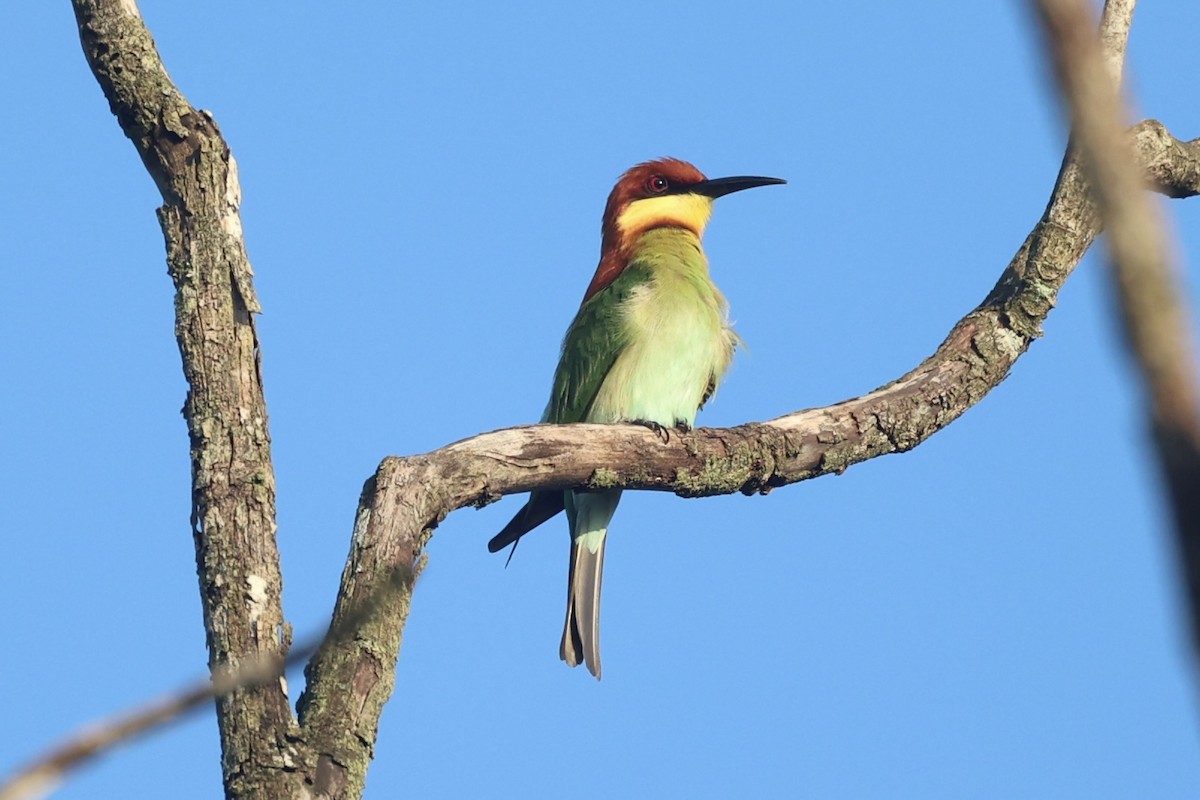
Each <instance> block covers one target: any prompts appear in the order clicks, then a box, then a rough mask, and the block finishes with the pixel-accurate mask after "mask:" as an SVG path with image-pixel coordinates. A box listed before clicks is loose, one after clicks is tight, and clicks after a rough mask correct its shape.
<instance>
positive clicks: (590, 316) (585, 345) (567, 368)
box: [488, 262, 650, 553]
mask: <svg viewBox="0 0 1200 800" xmlns="http://www.w3.org/2000/svg"><path fill="white" fill-rule="evenodd" d="M649 280H650V270H649V269H648V268H647V267H646V265H644V264H639V263H638V262H633V263H631V264H630V265H629V266H628V267H626V268H625V270H624V271H623V272H622V273H621V274H620V275H619V276H617V279H616V280H614V281H613V282H612V283H610V284H609V285H608V286H606V287H604V288H603V289H601V290H600V291H598V292H596V294H594V295H592V296H591V297H589V298H588V301H587V302H586V303H584V304H583V305H582V306H581V307H580V308H579V313H577V314H576V315H575V319H574V321H572V322H571V327H569V328H567V335H566V336H565V337H564V338H563V346H562V355H561V356H560V357H559V359H558V369H556V370H555V371H554V388H553V389H552V390H551V392H550V402H549V404H548V405H547V406H546V413H545V414H544V415H542V422H581V421H583V419H584V418H585V417H586V416H587V413H588V410H589V409H590V408H591V406H592V401H593V400H595V399H596V394H597V393H599V391H600V386H601V385H603V383H604V378H605V377H606V376H607V375H608V372H609V370H611V369H612V366H613V364H614V363H616V361H617V356H619V355H620V354H621V351H622V350H624V349H625V347H626V345H628V343H629V334H628V332H627V329H626V326H625V321H624V320H623V319H622V318H621V315H622V313H623V312H622V307H623V303H624V302H625V301H627V300H629V297H630V295H632V294H633V292H634V290H636V289H637V287H639V286H641V285H642V284H644V283H645V282H646V281H649ZM562 510H563V493H562V492H533V493H532V494H530V496H529V501H528V502H527V503H526V504H525V506H524V507H523V508H522V509H521V510H520V511H518V512H517V514H516V516H514V517H513V518H512V519H511V520H510V521H509V523H508V524H507V525H505V526H504V530H502V531H500V533H498V534H496V535H495V536H493V537H492V540H491V541H490V542H488V549H489V550H491V551H492V552H493V553H495V552H496V551H498V550H502V549H504V548H505V547H507V546H508V545H510V544H513V543H514V542H516V541H517V540H518V539H520V538H521V537H522V536H524V535H525V534H526V533H528V532H529V531H531V530H533V529H534V528H536V527H537V526H538V525H541V524H542V523H543V522H545V521H546V520H548V519H550V518H551V517H553V516H555V515H557V514H558V512H560V511H562Z"/></svg>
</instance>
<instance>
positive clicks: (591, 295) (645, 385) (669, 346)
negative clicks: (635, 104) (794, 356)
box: [488, 158, 786, 678]
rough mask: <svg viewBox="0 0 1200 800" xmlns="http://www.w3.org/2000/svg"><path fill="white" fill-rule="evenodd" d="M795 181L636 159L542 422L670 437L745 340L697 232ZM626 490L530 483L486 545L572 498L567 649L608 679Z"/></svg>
mask: <svg viewBox="0 0 1200 800" xmlns="http://www.w3.org/2000/svg"><path fill="white" fill-rule="evenodd" d="M773 183H786V181H783V180H781V179H779V178H756V177H736V178H717V179H715V180H708V179H707V178H705V177H704V174H703V173H701V172H700V170H698V169H696V168H695V167H693V166H692V165H691V164H689V163H687V162H686V161H680V160H678V159H674V158H663V159H659V160H656V161H648V162H646V163H644V164H638V165H637V166H636V167H633V168H632V169H630V170H629V171H628V172H626V173H625V174H624V175H622V176H621V178H620V180H618V181H617V185H616V186H614V187H613V190H612V193H611V194H610V195H609V196H608V205H607V206H606V207H605V209H604V220H603V225H602V228H601V242H600V265H599V266H598V267H597V268H596V274H595V276H594V277H593V278H592V282H591V284H589V285H588V288H587V291H586V292H585V293H584V295H583V302H582V303H581V304H580V306H579V311H578V312H577V313H576V314H575V319H574V320H573V321H572V322H571V325H570V327H569V328H567V334H566V337H565V338H564V339H563V344H562V355H561V356H560V357H559V360H558V368H557V369H556V370H555V372H554V386H553V389H552V390H551V392H550V402H549V403H548V404H547V406H546V412H545V413H544V414H543V415H542V422H561V423H566V422H608V423H612V422H636V423H641V424H643V425H647V426H649V427H651V428H652V429H654V430H655V431H657V432H660V433H663V434H664V435H665V436H668V437H669V435H670V434H669V433H667V431H668V430H669V429H670V428H679V429H682V430H687V429H690V428H691V427H692V425H693V424H694V423H695V421H696V412H697V411H699V409H700V408H701V406H703V405H704V403H705V401H707V400H708V398H709V397H711V396H712V394H713V392H714V391H716V388H717V384H718V383H719V382H720V380H721V376H722V375H724V374H725V370H726V368H727V367H728V366H729V362H730V360H731V359H732V357H733V350H734V346H735V345H736V344H737V343H738V342H739V341H740V340H739V339H738V336H737V334H736V333H734V332H733V329H732V328H731V327H730V324H729V317H728V310H729V306H728V304H727V303H726V302H725V298H724V296H722V294H721V292H720V290H719V289H717V287H716V285H715V284H714V283H713V282H712V278H710V277H709V273H708V260H707V259H706V258H705V256H704V251H703V250H702V249H701V247H700V237H701V236H703V234H704V228H705V225H707V224H708V218H709V216H710V214H711V213H712V204H713V200H715V199H716V198H718V197H721V196H723V195H727V194H730V193H731V192H737V191H741V190H742V189H750V188H753V187H755V186H766V185H768V184H773ZM620 499H621V490H620V489H604V490H570V491H566V492H533V493H532V494H531V495H530V496H529V501H528V502H527V503H526V504H525V507H524V508H522V509H521V510H520V511H519V512H517V515H516V516H515V517H513V518H512V521H510V522H509V523H508V525H506V526H505V527H504V530H502V531H500V533H498V534H497V535H496V536H495V537H494V538H493V539H492V540H491V541H490V542H489V543H488V549H489V550H491V551H492V552H493V553H494V552H496V551H498V550H500V549H502V548H504V547H505V546H507V545H509V544H512V543H514V542H516V541H517V539H519V538H520V537H521V536H523V535H524V534H526V533H528V532H529V531H530V530H532V529H533V528H535V527H537V526H538V525H540V524H542V523H543V522H545V521H546V520H548V519H550V518H551V517H553V516H554V515H556V514H558V512H560V511H562V510H563V509H564V508H565V509H566V512H567V521H568V522H569V524H570V530H571V567H570V572H569V574H568V578H567V619H566V623H565V625H564V627H563V636H562V644H561V646H560V647H559V655H560V656H561V657H562V659H563V661H566V662H567V664H569V665H570V666H572V667H574V666H577V665H578V664H579V663H580V661H581V660H582V661H583V662H584V663H586V664H587V668H588V670H589V671H590V672H591V673H592V674H593V675H595V676H596V678H599V677H600V581H601V576H602V573H603V568H604V541H605V535H606V534H607V532H608V523H609V520H610V519H612V515H613V512H614V511H616V508H617V502H618V501H619V500H620Z"/></svg>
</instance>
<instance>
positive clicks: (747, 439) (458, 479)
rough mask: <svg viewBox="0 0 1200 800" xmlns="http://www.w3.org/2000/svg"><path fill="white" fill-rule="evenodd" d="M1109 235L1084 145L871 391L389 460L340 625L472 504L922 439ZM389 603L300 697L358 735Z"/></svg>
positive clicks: (1139, 135)
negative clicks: (1020, 229) (1036, 215)
mask: <svg viewBox="0 0 1200 800" xmlns="http://www.w3.org/2000/svg"><path fill="white" fill-rule="evenodd" d="M1131 13H1132V3H1130V2H1128V0H1118V1H1117V2H1113V3H1111V4H1110V7H1107V8H1106V15H1105V18H1104V21H1103V23H1102V29H1103V32H1104V35H1105V43H1106V47H1107V48H1108V55H1109V63H1110V65H1111V67H1112V69H1113V71H1114V74H1116V75H1119V71H1120V65H1121V63H1122V62H1123V57H1124V52H1125V46H1126V41H1127V34H1128V30H1129V24H1130V15H1131ZM1134 137H1135V140H1136V147H1137V150H1138V153H1139V155H1140V157H1141V158H1142V163H1143V165H1144V167H1145V178H1146V182H1147V184H1148V186H1149V188H1151V189H1153V190H1156V191H1160V192H1162V193H1164V194H1168V195H1169V196H1172V197H1187V196H1193V195H1195V194H1198V193H1200V180H1198V176H1197V171H1196V163H1197V151H1198V150H1200V145H1198V144H1197V142H1196V141H1193V142H1189V143H1183V142H1179V141H1178V140H1176V139H1174V138H1173V137H1171V136H1170V134H1169V133H1167V132H1166V129H1165V128H1164V127H1163V126H1162V125H1161V124H1159V123H1157V122H1152V121H1151V122H1146V123H1143V124H1142V125H1140V126H1138V128H1137V129H1135V131H1134ZM1099 231H1100V218H1099V215H1098V213H1097V210H1096V207H1095V204H1094V200H1093V198H1092V196H1091V193H1090V191H1089V189H1088V187H1087V184H1086V183H1085V181H1084V178H1083V175H1082V172H1081V169H1080V165H1079V160H1078V157H1077V154H1076V151H1075V150H1074V149H1073V148H1070V149H1068V152H1067V155H1066V157H1065V158H1064V161H1063V166H1062V169H1061V170H1060V173H1059V176H1058V181H1057V183H1056V185H1055V188H1054V192H1053V194H1052V196H1051V199H1050V202H1049V204H1048V205H1047V207H1046V210H1045V212H1044V214H1043V216H1042V219H1041V220H1040V221H1039V222H1038V224H1037V225H1036V226H1035V227H1034V230H1033V232H1032V233H1030V235H1029V237H1028V238H1027V239H1026V240H1025V242H1024V243H1023V244H1022V245H1021V247H1020V249H1019V250H1018V251H1017V254H1016V255H1015V256H1014V257H1013V259H1012V261H1011V262H1010V263H1009V264H1008V266H1007V267H1006V268H1005V270H1004V272H1003V274H1002V275H1001V276H1000V279H999V281H998V282H997V284H996V286H995V287H994V288H993V289H992V291H991V293H990V294H988V296H987V298H986V299H985V300H984V301H983V303H981V304H980V306H979V307H977V308H976V309H974V310H973V311H971V312H970V313H969V314H967V315H966V316H965V317H964V318H963V319H962V320H960V321H959V322H958V324H957V325H955V326H954V328H953V329H952V330H951V331H950V334H949V335H948V336H947V337H946V340H945V341H944V342H943V343H942V345H941V346H940V347H939V348H938V349H937V351H936V352H935V353H934V354H933V355H931V356H930V357H929V358H927V359H926V360H925V361H924V362H922V363H921V364H919V365H918V366H917V367H916V368H915V369H913V370H912V371H910V372H909V373H907V374H906V375H904V376H902V377H900V378H898V379H897V380H895V381H893V382H891V383H889V384H887V385H885V386H882V387H880V388H879V389H876V390H875V391H873V392H871V393H870V394H868V395H865V396H863V397H860V398H855V399H852V400H847V401H845V402H842V403H838V404H836V405H833V406H829V407H826V408H820V409H811V410H807V411H799V412H796V413H793V414H788V415H787V416H784V417H780V418H778V419H775V420H771V421H769V422H765V423H751V424H747V425H741V426H738V427H736V428H727V429H720V430H714V429H698V430H696V431H694V432H692V433H689V434H673V435H672V438H671V440H670V442H668V443H666V444H664V443H663V442H662V441H660V440H659V439H658V437H657V436H655V435H654V434H653V433H650V432H649V431H647V430H645V429H644V428H640V427H637V426H613V425H571V426H549V425H543V426H531V427H523V428H510V429H506V430H502V431H496V432H493V433H487V434H482V435H480V436H475V437H472V438H470V439H466V440H464V441H461V442H457V443H455V444H452V445H449V446H447V447H443V448H441V449H439V450H436V451H434V452H432V453H427V454H425V455H420V456H411V457H407V458H388V459H385V460H384V461H383V463H381V464H380V466H379V468H378V470H377V471H376V473H375V475H374V476H373V477H372V478H371V479H370V480H369V481H368V482H367V484H366V486H365V488H364V491H363V494H362V498H361V500H360V502H359V509H358V516H357V520H356V523H355V528H354V536H353V541H352V544H351V551H350V558H349V560H348V563H347V567H346V572H345V573H344V579H343V583H342V587H341V591H340V593H339V596H338V602H337V608H336V611H335V614H334V619H335V624H336V620H337V619H339V618H340V617H341V615H343V614H347V613H351V612H353V610H354V609H356V608H359V607H360V606H361V605H362V604H364V603H370V602H371V598H372V597H374V596H376V595H378V594H379V593H381V592H383V591H385V588H384V586H385V582H386V581H387V580H388V578H387V576H388V575H389V574H391V573H392V571H394V570H396V569H398V568H400V569H410V568H412V567H413V566H414V565H416V564H418V563H419V559H420V554H421V551H422V548H423V547H424V546H425V544H426V542H427V541H428V540H429V537H430V536H431V535H432V532H433V529H434V528H435V527H436V526H437V525H438V524H439V523H440V522H441V520H443V519H444V518H445V517H446V515H447V514H449V513H450V512H452V511H454V510H456V509H459V508H462V507H464V506H468V505H474V506H478V505H483V504H486V503H489V502H491V501H493V500H495V499H497V498H499V497H501V496H503V495H507V494H513V493H518V492H526V491H531V490H533V489H551V488H562V489H565V488H568V487H572V486H596V487H600V486H603V487H617V486H620V487H625V488H635V489H655V490H662V491H672V492H675V493H676V494H679V495H682V496H688V497H693V496H706V495H715V494H726V493H731V492H736V491H741V492H745V493H765V492H767V491H769V490H771V489H772V488H775V487H777V486H783V485H786V484H789V483H794V482H796V481H800V480H804V479H806V478H812V477H816V476H818V475H823V474H827V473H830V472H841V471H843V470H845V469H846V468H847V467H849V466H851V465H853V464H856V463H859V462H861V461H865V460H866V459H869V458H873V457H876V456H880V455H885V454H888V453H897V452H903V451H906V450H909V449H911V448H913V447H915V446H917V445H918V444H920V443H921V442H923V441H924V440H925V439H927V438H928V437H929V436H931V435H933V434H934V433H935V432H937V431H938V430H941V429H942V428H944V427H945V426H946V425H948V424H950V423H951V422H953V421H954V420H955V419H956V418H957V417H958V416H959V415H961V414H962V413H963V412H964V411H966V410H967V409H968V408H970V407H971V406H972V405H974V404H975V403H976V402H978V401H979V400H980V399H981V398H982V397H983V396H984V395H985V394H987V392H989V391H990V390H991V389H993V388H995V387H996V386H997V385H998V384H999V383H1000V382H1001V381H1002V380H1004V378H1005V377H1006V376H1007V375H1008V372H1009V370H1010V369H1011V368H1012V366H1013V364H1014V363H1015V361H1016V360H1017V358H1019V357H1020V356H1021V354H1022V353H1024V352H1025V350H1026V349H1027V348H1028V347H1029V345H1030V343H1031V342H1032V341H1033V340H1034V339H1035V338H1037V337H1038V336H1040V335H1041V325H1042V322H1043V321H1044V320H1045V318H1046V316H1047V314H1049V312H1050V310H1051V309H1052V308H1053V307H1054V302H1055V298H1056V297H1057V293H1058V290H1059V289H1060V288H1061V287H1062V286H1063V284H1064V283H1065V281H1066V279H1067V277H1068V276H1069V275H1070V274H1071V271H1072V270H1073V269H1074V268H1075V266H1076V265H1077V264H1078V263H1079V261H1080V259H1081V258H1082V257H1083V254H1084V253H1085V252H1086V251H1087V249H1088V247H1089V246H1090V245H1091V244H1092V242H1093V241H1094V239H1095V237H1096V235H1097V234H1098V233H1099ZM390 605H391V607H390V610H388V611H387V612H386V613H385V614H384V615H383V616H381V617H380V620H379V622H380V627H379V630H381V631H383V632H385V634H386V635H384V636H380V637H376V636H372V637H363V638H364V641H362V642H360V643H359V644H358V646H357V652H346V651H338V652H333V651H325V650H322V651H321V652H318V653H317V655H316V656H315V657H314V659H313V661H312V662H311V663H310V666H309V670H308V677H309V683H308V689H307V690H306V694H305V697H304V698H302V699H301V703H300V710H301V719H302V720H309V719H326V718H327V719H336V718H339V717H341V716H344V715H346V714H347V713H353V714H355V725H356V729H357V730H359V731H361V730H363V729H366V730H369V731H374V729H375V726H376V725H377V724H378V715H379V711H380V710H381V709H382V706H383V701H384V700H386V697H387V692H388V691H390V684H391V665H394V663H395V660H396V658H397V656H398V652H399V646H400V641H401V630H402V627H403V624H404V621H405V618H406V615H407V612H408V598H407V597H406V596H404V595H403V594H401V595H400V596H398V597H396V598H395V599H394V601H392V603H391V604H390ZM389 614H390V619H387V618H386V617H387V616H388V615H389ZM364 677H365V678H366V679H365V680H364ZM346 687H354V689H355V691H351V692H346V691H345V689H346ZM318 727H324V726H318ZM373 740H374V737H373V736H358V737H349V736H346V737H343V738H341V739H340V740H339V741H338V742H337V743H336V746H335V745H332V744H331V745H330V746H329V747H330V750H331V752H333V753H335V754H336V759H332V760H331V764H332V766H333V768H334V769H335V770H337V771H338V772H340V773H341V774H340V775H339V777H338V779H337V780H338V782H339V784H340V785H349V786H353V785H359V783H360V782H361V780H362V777H363V776H364V775H365V772H366V767H367V764H368V761H369V759H370V755H371V753H370V742H372V741H373Z"/></svg>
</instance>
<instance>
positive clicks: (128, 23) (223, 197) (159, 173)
mask: <svg viewBox="0 0 1200 800" xmlns="http://www.w3.org/2000/svg"><path fill="white" fill-rule="evenodd" d="M73 5H74V9H75V18H76V21H77V22H78V25H79V37H80V41H81V43H82V45H83V51H84V55H85V56H86V58H87V62H88V65H89V66H90V67H91V69H92V72H93V73H94V74H95V76H96V79H97V81H99V83H100V86H101V88H102V89H103V90H104V95H105V97H106V98H108V102H109V106H110V108H111V109H112V112H113V113H114V114H115V115H116V117H117V121H118V122H119V123H120V126H121V130H122V131H124V133H125V135H126V136H128V137H129V139H130V140H131V141H132V142H133V144H134V147H135V148H136V149H137V152H138V155H139V156H141V159H142V162H143V163H144V164H145V166H146V169H147V171H148V172H149V173H150V176H151V177H152V178H153V179H154V182H155V184H156V185H157V186H158V189H159V191H160V192H161V194H162V197H163V205H162V207H161V208H160V209H159V212H158V216H159V221H160V223H161V224H162V229H163V235H164V238H165V240H166V248H167V265H168V271H169V273H170V275H171V280H172V281H173V282H174V284H175V314H176V316H175V334H176V338H177V340H178V342H179V352H180V355H181V357H182V360H183V372H184V376H185V378H186V379H187V383H188V394H187V401H186V403H185V405H184V417H185V418H186V420H187V426H188V433H189V436H190V439H191V461H192V534H193V537H194V540H195V545H196V564H197V570H198V573H199V579H200V597H201V601H202V604H203V609H204V626H205V631H206V633H207V637H208V651H209V667H210V669H211V671H212V672H213V674H214V675H217V676H220V675H222V674H226V673H233V672H236V671H238V670H239V669H240V668H241V667H242V666H243V665H245V664H251V663H255V664H257V663H262V662H264V661H271V660H276V661H279V662H282V660H283V657H284V655H285V654H286V653H287V649H288V644H289V642H288V638H289V634H288V631H287V627H286V625H285V624H284V620H283V611H282V607H281V601H280V595H281V586H282V579H281V576H280V571H279V555H278V552H277V550H276V546H275V476H274V472H273V469H272V466H271V452H270V436H269V435H268V431H267V410H266V403H265V401H264V398H263V388H262V376H261V374H260V372H259V363H258V358H259V353H258V339H257V336H256V334H255V328H254V318H253V316H252V314H253V313H254V312H257V311H258V310H259V306H258V300H257V299H256V297H255V294H254V285H253V283H252V280H251V277H252V273H251V270H250V262H249V260H248V258H247V256H246V250H245V246H244V243H243V239H242V226H241V219H240V215H239V205H240V202H241V190H240V188H239V184H238V178H237V166H236V164H235V162H234V160H233V156H232V155H231V154H230V151H229V147H228V146H227V145H226V143H225V141H224V139H223V138H222V137H221V132H220V130H218V128H217V125H216V122H215V121H214V120H213V119H212V117H211V116H209V115H208V114H206V113H205V112H202V111H198V110H197V109H195V108H193V107H192V106H191V105H190V104H189V103H188V102H187V100H186V99H185V98H184V97H183V95H182V94H180V92H179V90H178V89H176V87H175V85H174V84H173V83H172V81H171V78H170V76H169V75H167V72H166V69H165V68H164V66H163V63H162V60H161V59H160V58H159V55H158V52H157V50H156V48H155V46H154V41H153V39H152V38H151V36H150V33H149V31H147V30H146V27H145V25H144V24H143V22H142V19H141V15H140V14H139V13H138V9H137V5H136V3H135V2H134V0H73ZM217 718H218V724H219V727H220V731H221V745H222V754H223V755H222V758H223V765H222V766H223V772H224V775H225V788H226V793H227V794H228V795H229V796H231V797H257V796H271V795H270V793H268V792H267V791H266V789H265V787H266V786H268V785H270V784H272V783H273V782H274V778H273V775H274V773H277V772H278V771H280V770H282V769H284V768H285V767H286V766H288V763H287V762H288V748H289V747H290V745H289V739H290V738H291V737H292V735H293V734H294V729H295V721H294V719H293V716H292V713H291V710H290V708H289V706H288V698H287V693H286V691H285V689H284V687H283V685H282V682H281V681H273V682H270V683H267V684H264V685H259V686H254V687H248V688H245V689H240V690H238V691H235V692H233V693H232V694H230V695H227V696H225V697H222V698H221V699H219V700H218V702H217Z"/></svg>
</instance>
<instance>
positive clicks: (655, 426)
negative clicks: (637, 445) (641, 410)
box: [633, 419, 671, 444]
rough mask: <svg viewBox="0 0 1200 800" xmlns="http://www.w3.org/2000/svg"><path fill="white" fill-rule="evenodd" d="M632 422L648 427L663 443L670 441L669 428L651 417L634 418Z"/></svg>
mask: <svg viewBox="0 0 1200 800" xmlns="http://www.w3.org/2000/svg"><path fill="white" fill-rule="evenodd" d="M633 424H634V425H641V426H642V427H643V428H649V429H650V430H652V431H654V435H655V436H657V437H658V438H659V439H662V443H663V444H667V443H668V442H670V441H671V430H670V429H669V428H667V427H666V426H664V425H662V424H660V423H658V422H655V421H654V420H652V419H635V420H634V421H633Z"/></svg>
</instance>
